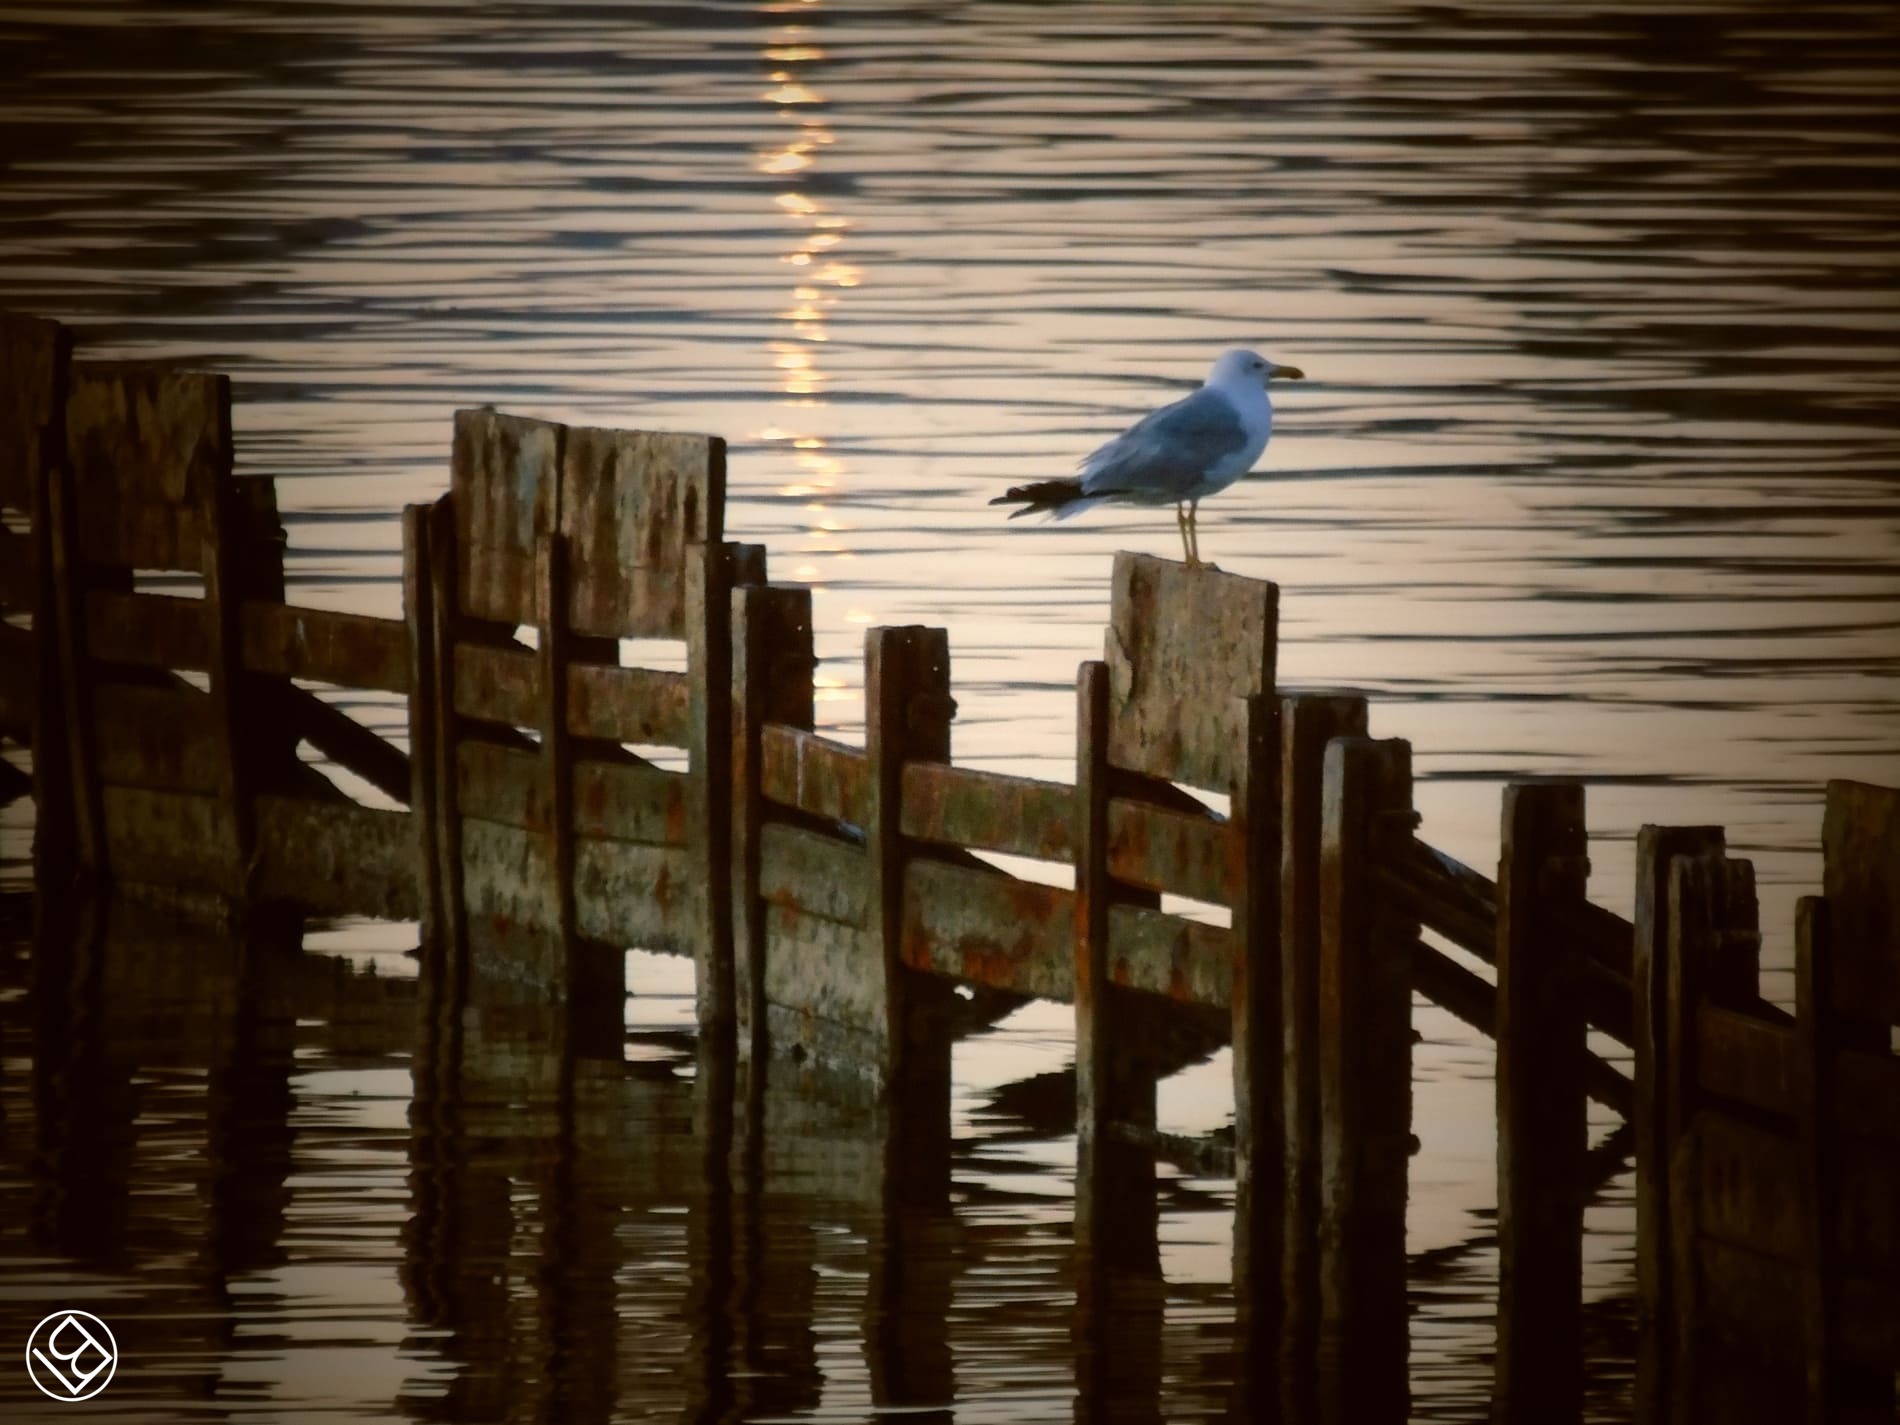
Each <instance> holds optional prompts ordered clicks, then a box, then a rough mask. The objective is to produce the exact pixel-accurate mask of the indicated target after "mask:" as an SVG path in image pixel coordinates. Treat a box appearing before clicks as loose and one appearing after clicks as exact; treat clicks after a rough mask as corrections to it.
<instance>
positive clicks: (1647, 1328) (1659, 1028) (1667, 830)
mask: <svg viewBox="0 0 1900 1425" xmlns="http://www.w3.org/2000/svg"><path fill="white" fill-rule="evenodd" d="M1721 848H1722V831H1721V828H1720V827H1713V826H1645V827H1643V828H1642V829H1641V830H1640V831H1639V832H1638V833H1637V836H1636V927H1635V934H1634V938H1633V942H1632V943H1633V957H1632V965H1631V971H1630V980H1631V990H1632V994H1633V1002H1632V1011H1631V1013H1632V1018H1633V1021H1634V1023H1633V1028H1634V1030H1635V1035H1634V1037H1635V1044H1634V1045H1633V1046H1632V1047H1633V1049H1634V1051H1635V1060H1636V1062H1635V1078H1634V1080H1633V1084H1634V1089H1635V1103H1634V1106H1633V1111H1632V1113H1631V1124H1632V1126H1633V1127H1634V1129H1635V1134H1636V1389H1635V1400H1636V1418H1637V1419H1639V1420H1644V1421H1660V1420H1662V1419H1664V1418H1665V1411H1666V1407H1667V1404H1668V1401H1669V1398H1670V1394H1671V1392H1672V1390H1673V1382H1672V1379H1671V1372H1670V1357H1671V1348H1670V1339H1669V1333H1670V1332H1671V1330H1672V1329H1673V1327H1672V1324H1671V1322H1672V1318H1673V1310H1672V1304H1671V1302H1672V1297H1671V1272H1670V1269H1669V1262H1668V1257H1667V1254H1668V1250H1669V1245H1668V1244H1669V1241H1670V1233H1671V1229H1670V1224H1669V1194H1668V1191H1667V1183H1668V1174H1669V1151H1668V1146H1667V1137H1666V1133H1665V1129H1666V1123H1665V1117H1664V1111H1663V1110H1664V1104H1665V1097H1664V1094H1663V1092H1662V1088H1661V1080H1662V1075H1663V1074H1665V1073H1666V1072H1667V1066H1668V1064H1669V1062H1670V1060H1669V1056H1670V1054H1671V1053H1672V1052H1673V1049H1672V1046H1671V1045H1670V1044H1669V1040H1668V1023H1667V1019H1666V1016H1665V1009H1666V1005H1667V995H1666V993H1665V991H1666V986H1665V984H1664V981H1663V976H1664V974H1665V973H1666V972H1667V969H1668V964H1669V959H1668V943H1669V937H1670V935H1671V928H1670V917H1669V880H1668V877H1669V863H1670V861H1671V860H1672V859H1673V858H1675V857H1677V856H1694V855H1699V854H1703V853H1706V852H1708V851H1711V850H1713V851H1715V852H1718V853H1719V852H1720V850H1721Z"/></svg>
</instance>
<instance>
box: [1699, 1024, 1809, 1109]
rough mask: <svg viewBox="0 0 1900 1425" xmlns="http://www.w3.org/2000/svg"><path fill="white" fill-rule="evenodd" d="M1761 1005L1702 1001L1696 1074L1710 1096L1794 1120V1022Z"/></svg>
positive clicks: (1796, 1092)
mask: <svg viewBox="0 0 1900 1425" xmlns="http://www.w3.org/2000/svg"><path fill="white" fill-rule="evenodd" d="M1765 1009H1766V1006H1763V1007H1762V1008H1761V1009H1754V1010H1751V1009H1733V1008H1730V1007H1728V1006H1725V1005H1718V1004H1704V1005H1703V1006H1702V1007H1701V1008H1700V1009H1699V1010H1698V1011H1697V1014H1696V1031H1695V1045H1696V1078H1697V1080H1698V1082H1699V1083H1700V1085H1701V1091H1702V1093H1703V1094H1705V1095H1707V1096H1708V1097H1710V1098H1713V1099H1719V1100H1722V1101H1725V1102H1728V1103H1733V1104H1740V1105H1742V1106H1743V1107H1745V1108H1749V1109H1752V1110H1754V1111H1755V1112H1757V1113H1767V1114H1774V1115H1776V1116H1778V1117H1781V1118H1788V1119H1792V1118H1793V1116H1794V1114H1795V1111H1796V1106H1797V1104H1798V1102H1799V1091H1800V1086H1799V1083H1798V1082H1797V1064H1796V1061H1795V1036H1794V1032H1793V1024H1792V1021H1789V1020H1787V1019H1785V1018H1771V1017H1770V1016H1769V1015H1768V1014H1767V1013H1765V1012H1764V1011H1765Z"/></svg>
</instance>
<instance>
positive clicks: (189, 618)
mask: <svg viewBox="0 0 1900 1425" xmlns="http://www.w3.org/2000/svg"><path fill="white" fill-rule="evenodd" d="M83 602H84V608H85V616H86V648H87V651H88V653H89V654H90V656H91V657H92V658H93V659H94V660H96V661H97V662H100V663H123V664H126V665H129V666H132V667H138V668H175V669H184V670H188V671H191V672H198V673H201V672H203V671H205V669H207V668H209V667H210V666H211V626H210V617H211V612H210V610H209V609H208V608H206V607H205V602H204V600H203V599H198V598H190V599H181V598H173V597H171V596H170V595H166V594H128V593H122V592H119V591H117V590H112V589H88V590H87V591H86V593H85V596H84V601H83Z"/></svg>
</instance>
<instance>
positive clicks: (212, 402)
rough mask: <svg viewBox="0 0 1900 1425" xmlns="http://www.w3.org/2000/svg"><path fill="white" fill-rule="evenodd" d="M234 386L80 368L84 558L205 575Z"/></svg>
mask: <svg viewBox="0 0 1900 1425" xmlns="http://www.w3.org/2000/svg"><path fill="white" fill-rule="evenodd" d="M230 392H231V387H230V382H229V380H228V379H227V378H225V377H223V376H211V375H205V374H202V373H198V372H189V371H168V370H164V369H161V368H159V367H155V366H140V365H135V364H129V363H95V362H79V363H77V364H75V365H74V367H73V374H72V389H71V393H70V395H69V396H68V398H67V402H66V445H67V457H68V460H69V461H70V463H71V469H72V479H73V481H74V488H75V489H76V490H81V491H84V499H83V500H81V501H76V502H75V507H74V510H73V516H74V529H75V532H76V535H77V546H76V553H77V555H78V557H79V558H80V559H81V560H83V561H84V562H86V563H89V564H105V565H115V566H120V567H124V568H130V569H181V570H187V571H189V572H191V573H194V574H195V573H200V572H202V570H203V567H204V562H205V561H204V556H203V553H202V551H201V549H200V544H201V541H202V539H203V536H204V527H205V517H206V513H207V507H206V505H205V504H204V501H205V500H206V499H207V498H209V494H210V490H211V488H212V486H213V485H214V484H215V483H217V482H219V481H222V480H228V479H229V478H230V472H231V459H232V450H231V422H230V400H231V396H230Z"/></svg>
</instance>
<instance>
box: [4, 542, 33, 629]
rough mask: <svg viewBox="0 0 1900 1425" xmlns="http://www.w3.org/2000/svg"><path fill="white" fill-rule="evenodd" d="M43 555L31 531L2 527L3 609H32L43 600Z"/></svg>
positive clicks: (29, 610)
mask: <svg viewBox="0 0 1900 1425" xmlns="http://www.w3.org/2000/svg"><path fill="white" fill-rule="evenodd" d="M39 587H40V570H39V555H38V553H37V551H36V550H35V548H34V541H33V538H32V536H31V535H26V534H15V533H14V532H13V531H12V530H10V529H6V528H3V527H0V610H8V609H12V610H21V609H24V610H26V611H28V612H31V611H32V608H33V606H34V605H35V604H36V603H38V602H39Z"/></svg>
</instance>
